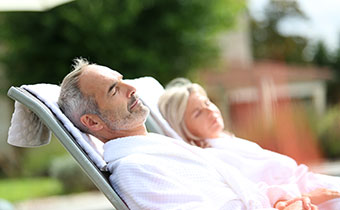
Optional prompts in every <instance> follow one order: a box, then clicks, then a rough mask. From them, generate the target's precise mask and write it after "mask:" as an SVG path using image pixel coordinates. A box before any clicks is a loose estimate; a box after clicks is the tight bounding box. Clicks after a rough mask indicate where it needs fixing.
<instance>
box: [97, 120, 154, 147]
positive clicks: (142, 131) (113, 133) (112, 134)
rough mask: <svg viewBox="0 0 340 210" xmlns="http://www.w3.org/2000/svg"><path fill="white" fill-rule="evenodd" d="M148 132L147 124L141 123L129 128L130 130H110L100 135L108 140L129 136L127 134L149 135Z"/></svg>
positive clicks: (102, 138)
mask: <svg viewBox="0 0 340 210" xmlns="http://www.w3.org/2000/svg"><path fill="white" fill-rule="evenodd" d="M147 134H148V132H147V130H146V127H145V125H144V124H143V125H141V126H139V127H136V128H132V129H128V130H108V131H107V132H105V134H104V135H102V136H101V137H99V136H98V138H99V139H101V141H102V142H104V143H105V142H107V141H110V140H113V139H117V138H122V137H127V136H140V135H147Z"/></svg>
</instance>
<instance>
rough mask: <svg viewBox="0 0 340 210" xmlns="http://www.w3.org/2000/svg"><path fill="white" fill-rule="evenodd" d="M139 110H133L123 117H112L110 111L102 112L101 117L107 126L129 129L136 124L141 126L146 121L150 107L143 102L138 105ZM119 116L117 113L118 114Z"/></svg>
mask: <svg viewBox="0 0 340 210" xmlns="http://www.w3.org/2000/svg"><path fill="white" fill-rule="evenodd" d="M136 108H138V110H134V111H132V112H131V110H129V114H128V115H126V116H122V118H121V119H112V115H111V114H110V113H101V114H100V118H101V119H102V120H103V121H104V122H105V124H106V126H107V127H108V128H109V129H111V130H114V131H115V130H129V129H132V128H134V127H136V126H140V125H142V124H144V123H145V121H146V118H147V116H148V114H149V112H150V111H149V109H148V108H147V107H146V106H144V105H143V104H141V105H140V107H136ZM116 116H117V115H116Z"/></svg>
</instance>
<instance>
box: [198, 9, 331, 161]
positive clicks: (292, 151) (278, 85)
mask: <svg viewBox="0 0 340 210" xmlns="http://www.w3.org/2000/svg"><path fill="white" fill-rule="evenodd" d="M221 37H222V38H221V39H220V46H221V48H222V60H221V64H220V65H219V66H218V67H216V69H205V70H202V71H201V72H200V75H199V78H200V80H201V81H200V82H202V84H204V86H205V88H206V89H207V92H208V95H209V97H210V98H211V99H212V101H213V102H215V103H216V104H217V105H218V107H219V108H220V109H221V111H222V114H223V117H224V120H225V124H226V127H227V128H228V129H231V130H232V131H233V132H234V133H235V134H236V135H237V136H239V137H243V138H247V139H251V140H253V141H255V142H257V143H259V144H260V145H261V146H262V147H264V148H267V149H270V150H274V151H277V152H280V153H283V154H286V155H289V156H291V157H293V158H295V159H296V160H297V161H298V162H308V161H314V160H316V159H318V158H319V157H320V153H319V151H318V149H317V145H316V142H317V141H316V137H315V134H313V131H312V130H311V128H310V126H308V124H309V122H308V119H307V118H306V116H305V115H303V114H302V113H303V112H307V110H308V111H309V112H312V113H313V115H314V114H315V116H320V115H322V114H323V113H324V112H325V109H326V82H327V81H328V80H330V79H331V78H332V75H331V72H330V70H329V69H324V68H323V69H320V68H316V67H313V66H292V65H288V64H286V63H282V62H276V61H269V60H268V61H254V60H253V58H252V54H251V42H250V30H249V23H248V17H247V15H243V16H240V19H239V21H238V24H237V25H236V26H235V29H234V30H233V31H232V32H229V33H226V34H223V35H222V36H221ZM297 107H298V108H297ZM287 141H289V143H287Z"/></svg>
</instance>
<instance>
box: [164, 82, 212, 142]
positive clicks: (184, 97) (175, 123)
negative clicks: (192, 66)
mask: <svg viewBox="0 0 340 210" xmlns="http://www.w3.org/2000/svg"><path fill="white" fill-rule="evenodd" d="M192 92H199V93H200V94H202V95H205V96H207V93H206V92H205V90H204V89H203V88H202V87H201V86H200V85H199V84H196V83H191V82H190V81H189V80H187V79H184V78H176V79H174V80H172V81H171V82H170V83H169V84H168V85H167V86H166V88H165V92H164V94H163V95H162V96H161V97H160V98H159V101H158V108H159V110H160V112H161V114H162V115H163V117H164V118H165V120H166V121H167V122H168V123H169V124H170V126H171V127H172V128H173V129H174V130H175V131H176V132H177V133H178V134H179V135H180V136H181V137H182V138H183V139H184V140H185V141H187V142H188V143H189V144H192V145H196V146H199V147H206V146H207V145H206V143H205V141H204V139H200V138H199V137H198V136H195V135H193V134H192V133H191V132H190V131H189V130H188V128H187V126H186V125H185V122H184V113H185V110H186V107H187V104H188V99H189V96H190V94H191V93H192Z"/></svg>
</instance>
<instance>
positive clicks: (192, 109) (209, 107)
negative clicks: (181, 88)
mask: <svg viewBox="0 0 340 210" xmlns="http://www.w3.org/2000/svg"><path fill="white" fill-rule="evenodd" d="M184 123H185V125H186V126H187V128H188V130H189V131H190V132H191V133H192V134H193V135H195V136H197V137H200V138H202V139H207V138H217V137H219V135H220V134H221V132H222V131H223V129H224V123H223V119H222V116H221V112H220V110H219V109H218V108H217V107H216V106H215V104H213V103H211V102H210V100H209V99H208V98H207V97H206V96H204V95H202V94H201V93H199V92H197V91H193V92H192V93H190V96H189V99H188V104H187V107H186V110H185V113H184Z"/></svg>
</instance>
